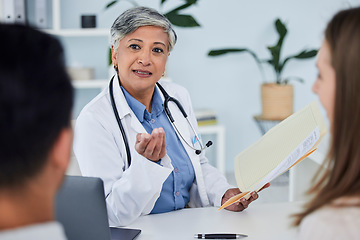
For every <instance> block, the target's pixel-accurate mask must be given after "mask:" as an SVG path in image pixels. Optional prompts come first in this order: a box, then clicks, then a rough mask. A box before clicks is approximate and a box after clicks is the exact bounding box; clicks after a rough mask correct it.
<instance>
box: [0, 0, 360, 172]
mask: <svg viewBox="0 0 360 240" xmlns="http://www.w3.org/2000/svg"><path fill="white" fill-rule="evenodd" d="M5 2H6V1H5V0H2V1H0V7H1V8H2V11H0V13H1V12H2V16H1V17H2V19H4V18H6V6H4V4H6V3H5ZM110 2H111V1H109V0H61V1H60V0H28V1H26V9H27V10H26V15H27V16H26V17H27V18H28V21H29V22H30V23H32V24H39V23H37V22H36V21H38V19H37V18H39V12H38V11H43V13H42V16H43V17H44V21H45V22H43V23H42V25H41V24H40V25H41V26H40V25H39V27H41V28H43V29H45V31H47V32H49V33H51V34H54V35H55V36H57V37H59V39H60V40H61V42H62V43H63V45H64V46H65V50H66V63H67V66H68V67H69V68H72V69H85V70H86V69H87V70H88V71H85V73H82V72H81V71H80V70H79V71H77V73H75V74H80V76H78V77H76V76H75V77H74V78H79V79H81V78H83V79H81V80H79V79H74V86H75V87H76V105H75V108H74V113H73V118H74V119H76V117H77V115H78V114H79V112H80V111H81V109H82V108H83V106H84V105H85V104H86V103H87V102H89V101H90V100H91V99H92V98H93V97H95V96H96V95H97V94H98V93H99V92H100V91H101V89H102V88H104V87H106V85H107V82H108V80H109V79H110V75H111V73H112V72H111V67H110V68H109V65H108V64H109V62H108V49H109V30H110V27H111V25H112V23H113V21H114V20H115V18H116V17H117V16H118V15H120V14H121V13H122V12H123V11H125V10H126V9H128V8H130V7H132V6H134V4H137V5H144V6H148V7H152V8H155V9H157V10H159V11H160V12H162V13H166V12H168V11H170V10H172V9H174V8H176V7H178V6H181V5H183V4H184V3H185V2H191V1H185V0H166V1H165V2H164V3H163V4H161V0H136V1H135V0H134V1H132V0H128V1H126V0H119V1H117V3H115V4H113V5H112V6H111V7H109V8H106V6H107V4H109V3H110ZM359 5H360V0H316V1H313V0H302V1H297V0H271V1H269V0H254V1H243V0H198V1H197V2H196V4H193V5H191V6H189V7H188V8H185V9H183V10H182V11H181V13H182V14H188V15H191V16H192V17H193V18H194V19H195V20H196V21H197V22H198V23H199V25H200V26H198V27H191V28H189V27H177V26H175V27H174V28H175V31H176V32H177V35H178V42H177V44H176V45H175V48H174V50H173V51H172V52H171V55H170V57H169V60H168V64H167V70H166V78H167V79H168V80H170V81H173V82H176V83H178V84H180V85H182V86H184V87H185V88H187V89H188V91H189V92H190V95H191V98H192V102H193V106H194V109H195V110H200V109H207V110H209V111H210V112H212V113H213V114H214V115H216V119H217V125H219V126H221V127H222V129H223V130H224V141H223V140H221V141H223V142H222V143H217V142H216V141H214V146H213V147H211V148H212V149H213V150H212V149H209V154H208V155H209V159H210V161H212V163H213V164H215V161H216V159H215V158H216V151H219V150H218V148H217V147H216V145H217V144H218V145H221V144H222V145H223V146H224V154H225V159H226V160H225V163H224V168H225V169H224V171H225V172H226V173H227V175H228V176H229V178H231V177H232V176H233V160H234V157H235V156H236V155H237V154H238V153H239V152H241V151H242V150H244V149H245V148H246V147H248V146H250V145H251V144H252V143H254V142H256V141H257V140H258V139H259V138H260V137H261V136H262V133H261V132H260V129H259V128H258V126H257V125H256V122H255V121H254V119H253V117H254V116H255V115H259V114H261V100H260V95H261V93H260V85H261V84H262V83H263V82H264V80H263V78H262V76H261V73H260V71H259V69H258V67H257V65H256V63H255V61H254V59H253V58H252V57H251V56H250V55H249V54H248V53H232V54H226V55H222V56H218V57H209V56H208V52H209V51H210V50H212V49H220V48H241V47H246V48H249V49H252V50H253V51H254V52H256V54H257V55H258V56H259V57H260V58H269V57H270V53H269V51H268V49H267V48H266V47H267V46H272V45H275V44H276V42H277V40H278V34H277V32H276V29H275V26H274V21H275V19H277V18H279V19H281V21H282V22H284V23H285V25H286V27H287V29H288V34H287V36H286V38H285V40H284V43H283V49H282V52H281V56H283V57H284V56H288V55H292V54H295V53H298V52H299V51H301V50H303V49H314V48H315V49H318V48H319V47H320V46H321V43H322V40H323V31H324V29H325V26H326V23H327V22H328V21H329V19H330V18H331V17H332V16H333V15H334V13H335V12H337V11H339V10H340V9H345V8H349V7H351V6H359ZM42 9H44V10H42ZM40 15H41V13H40ZM86 15H90V16H95V20H94V17H90V18H89V19H88V20H89V21H90V25H88V26H86V23H85V22H84V20H83V23H82V20H81V19H82V17H81V16H86ZM93 21H95V25H91V24H94V22H93ZM82 24H85V25H82ZM84 27H90V28H86V29H85V28H84ZM315 62H316V58H311V59H308V60H292V61H289V63H288V64H287V65H286V67H285V68H284V71H283V75H284V76H297V77H301V78H303V79H304V83H300V82H297V81H294V82H291V83H292V84H293V86H294V111H297V110H299V109H300V108H302V107H304V106H305V105H306V104H308V103H310V102H311V101H314V100H316V101H318V100H317V97H316V96H315V95H314V94H313V93H312V91H311V87H312V84H313V82H314V81H315V79H316V76H317V69H316V67H315ZM264 72H265V77H266V81H268V82H273V81H274V79H275V74H274V72H273V70H272V69H271V68H270V67H269V66H266V65H264ZM54 74H56V73H54ZM81 74H83V75H81ZM84 79H86V81H82V80H84ZM322 111H323V110H322ZM323 113H324V111H323ZM324 117H326V116H325V114H324ZM204 135H206V134H204ZM213 135H214V136H213ZM213 135H212V134H211V133H210V134H209V135H208V136H203V137H204V138H213V139H216V137H217V136H216V133H215V134H213ZM211 151H213V152H211Z"/></svg>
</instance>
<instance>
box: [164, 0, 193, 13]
mask: <svg viewBox="0 0 360 240" xmlns="http://www.w3.org/2000/svg"><path fill="white" fill-rule="evenodd" d="M191 5H193V3H185V4H183V5H180V6H179V7H177V8H174V9H173V10H171V11H169V12H168V13H166V14H173V13H177V14H178V12H179V11H180V10H183V9H185V8H188V7H190V6H191ZM166 14H165V15H166Z"/></svg>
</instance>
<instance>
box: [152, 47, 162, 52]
mask: <svg viewBox="0 0 360 240" xmlns="http://www.w3.org/2000/svg"><path fill="white" fill-rule="evenodd" d="M153 52H156V53H164V50H163V49H161V48H154V49H153Z"/></svg>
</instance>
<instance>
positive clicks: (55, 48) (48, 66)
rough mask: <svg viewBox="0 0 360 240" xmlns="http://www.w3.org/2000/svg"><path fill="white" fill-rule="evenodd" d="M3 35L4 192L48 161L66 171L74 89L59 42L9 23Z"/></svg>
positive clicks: (0, 167) (0, 163)
mask: <svg viewBox="0 0 360 240" xmlns="http://www.w3.org/2000/svg"><path fill="white" fill-rule="evenodd" d="M0 36H1V37H0V191H1V190H4V189H14V188H18V187H21V186H23V185H25V184H26V183H27V182H28V181H29V180H31V179H33V178H36V177H37V176H38V175H39V174H41V173H42V171H43V170H44V168H45V166H47V165H48V162H49V160H50V159H51V160H53V162H54V163H55V165H61V166H62V168H65V169H66V166H67V164H68V161H69V153H70V145H71V126H70V119H71V110H72V104H73V89H72V86H71V82H70V79H69V77H68V75H67V73H66V71H65V67H64V53H63V49H62V47H61V45H60V43H59V41H58V40H56V39H55V38H53V37H51V36H49V35H47V34H45V33H42V32H40V31H37V30H34V29H32V28H30V27H26V26H17V25H7V24H0ZM69 139H70V140H69ZM69 141H70V143H69ZM60 168H61V167H60ZM59 171H60V170H59ZM58 175H59V176H60V175H61V174H58Z"/></svg>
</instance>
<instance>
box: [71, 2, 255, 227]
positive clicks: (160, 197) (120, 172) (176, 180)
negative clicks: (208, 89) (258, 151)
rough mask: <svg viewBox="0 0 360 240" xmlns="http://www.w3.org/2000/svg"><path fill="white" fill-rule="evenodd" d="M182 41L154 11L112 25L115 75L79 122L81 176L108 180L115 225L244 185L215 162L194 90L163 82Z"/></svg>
mask: <svg viewBox="0 0 360 240" xmlns="http://www.w3.org/2000/svg"><path fill="white" fill-rule="evenodd" d="M176 39H177V36H176V34H175V31H174V30H173V28H172V26H171V23H170V22H169V20H168V19H166V17H164V16H163V15H161V14H159V13H158V12H157V11H155V10H153V9H150V8H145V7H136V8H132V9H129V10H127V11H125V12H124V13H122V14H121V15H120V16H119V17H118V18H117V19H116V20H115V21H114V23H113V25H112V27H111V49H112V63H113V65H114V69H115V71H116V74H115V75H114V76H113V77H112V78H111V79H110V81H109V86H108V87H107V88H105V89H104V90H103V91H102V92H101V93H100V94H99V95H98V96H96V97H95V98H94V99H93V100H92V101H91V102H90V103H88V104H87V105H86V106H85V107H84V109H83V110H82V111H81V113H80V115H79V117H78V119H77V120H76V126H75V134H74V153H75V155H76V158H77V160H78V163H79V167H80V170H81V173H82V175H84V176H96V177H101V178H102V179H103V181H104V187H105V195H106V204H107V209H108V216H109V223H110V225H112V226H125V225H128V224H129V223H131V222H133V221H134V220H136V219H137V218H138V217H139V216H141V215H146V214H153V213H164V212H169V211H174V210H178V209H183V208H185V207H207V206H216V207H220V206H221V204H222V200H223V199H224V198H227V197H228V196H230V195H231V194H232V193H233V192H234V191H239V190H233V189H232V188H233V187H232V186H231V185H230V184H229V183H228V182H227V180H226V178H225V177H224V176H223V175H222V174H221V173H220V172H219V171H218V170H217V169H216V168H214V167H213V166H211V165H210V164H209V162H208V159H207V158H206V156H205V151H203V150H204V149H205V148H206V147H205V148H204V145H203V144H202V142H201V140H200V139H201V138H200V137H199V136H198V134H197V133H198V127H197V122H196V118H195V114H194V111H193V108H192V104H191V100H190V95H189V93H188V91H187V90H186V89H185V88H183V87H181V86H180V85H178V84H176V83H173V82H166V81H163V80H161V77H162V76H163V74H164V72H165V66H166V62H167V60H168V57H169V55H170V52H171V50H172V49H173V47H174V46H175V43H176ZM207 145H209V146H210V144H206V146H207ZM256 198H257V194H256V195H254V197H253V198H250V199H249V200H248V201H246V202H245V203H241V205H239V206H238V207H237V208H235V209H230V210H234V211H241V210H243V209H245V208H246V207H247V206H248V204H249V203H250V202H251V201H253V200H255V199H256Z"/></svg>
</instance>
